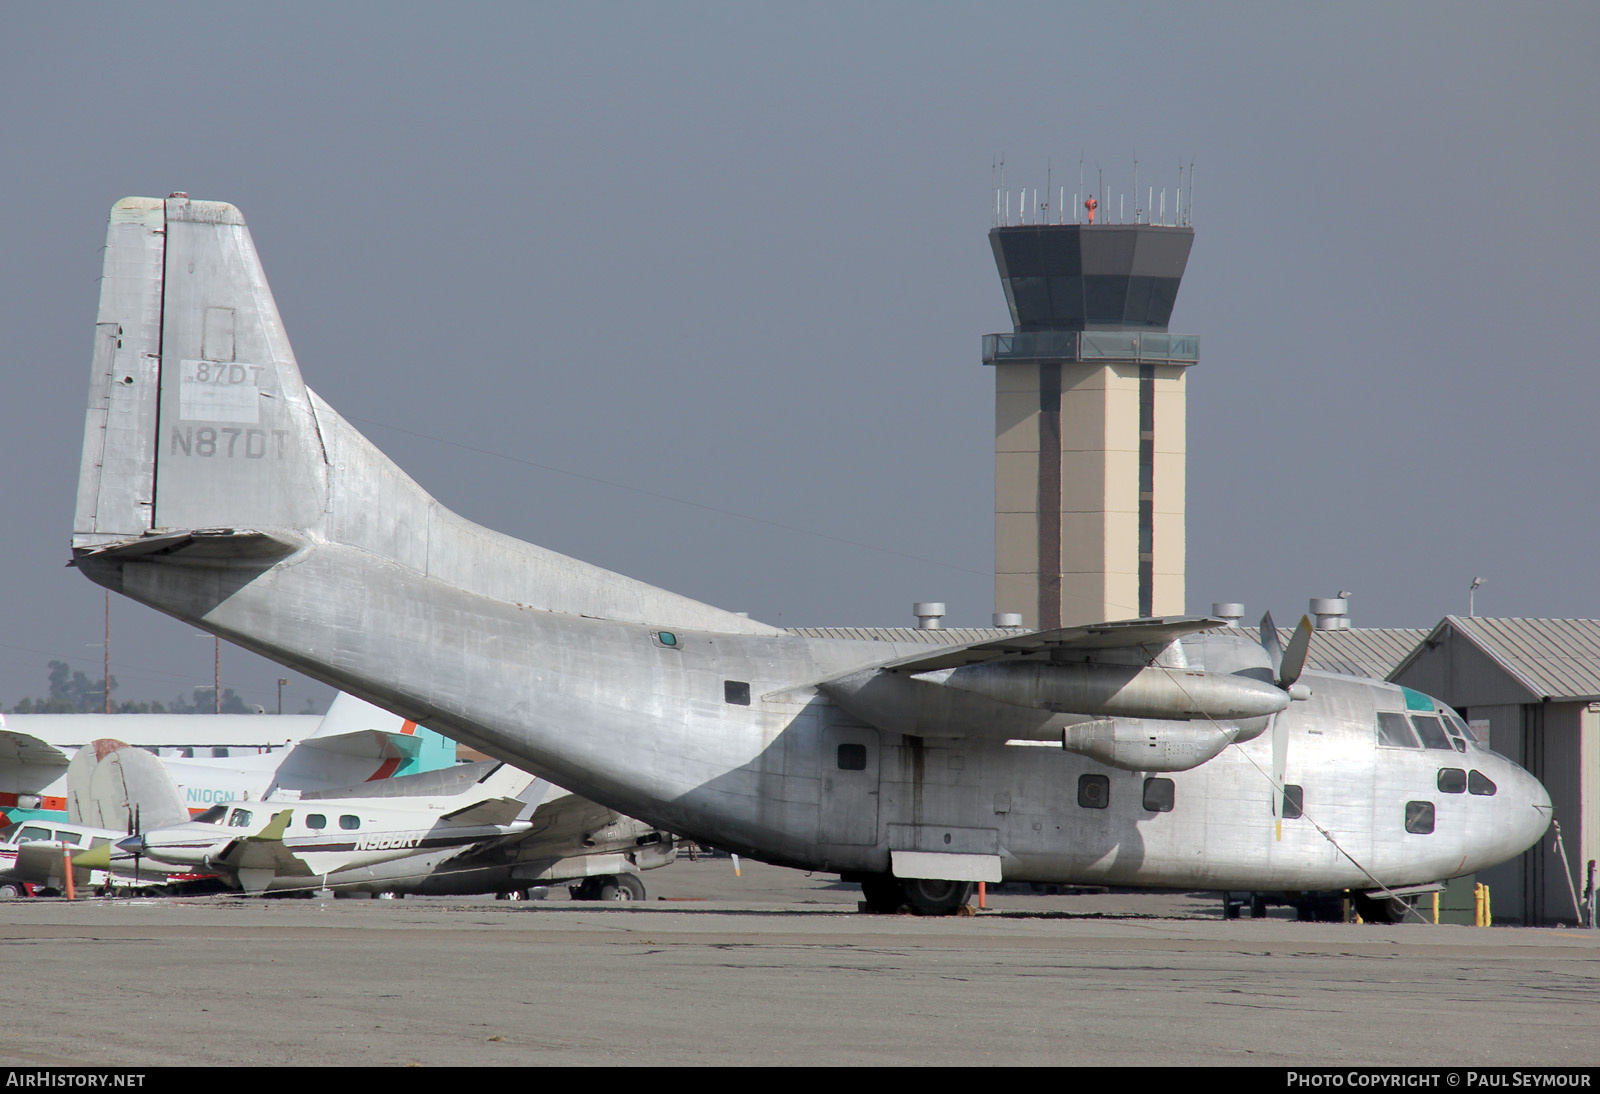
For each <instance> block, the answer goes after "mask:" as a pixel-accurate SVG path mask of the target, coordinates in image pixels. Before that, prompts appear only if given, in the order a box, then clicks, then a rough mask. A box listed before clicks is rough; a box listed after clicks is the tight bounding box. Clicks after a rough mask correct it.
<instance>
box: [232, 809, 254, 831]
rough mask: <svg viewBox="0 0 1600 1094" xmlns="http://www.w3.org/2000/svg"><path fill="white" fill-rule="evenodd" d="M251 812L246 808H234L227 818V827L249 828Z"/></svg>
mask: <svg viewBox="0 0 1600 1094" xmlns="http://www.w3.org/2000/svg"><path fill="white" fill-rule="evenodd" d="M250 818H251V813H250V810H248V809H235V810H234V811H233V815H232V816H230V817H229V818H228V827H229V828H249V827H250Z"/></svg>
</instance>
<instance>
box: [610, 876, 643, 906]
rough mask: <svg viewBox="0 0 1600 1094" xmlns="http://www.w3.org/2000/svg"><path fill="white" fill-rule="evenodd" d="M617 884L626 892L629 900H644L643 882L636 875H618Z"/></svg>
mask: <svg viewBox="0 0 1600 1094" xmlns="http://www.w3.org/2000/svg"><path fill="white" fill-rule="evenodd" d="M617 883H618V884H619V885H621V886H622V887H623V888H624V889H626V890H628V899H629V900H644V899H645V892H644V881H643V880H641V879H640V877H639V875H638V874H618V875H617Z"/></svg>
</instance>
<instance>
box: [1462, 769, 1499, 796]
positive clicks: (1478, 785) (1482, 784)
mask: <svg viewBox="0 0 1600 1094" xmlns="http://www.w3.org/2000/svg"><path fill="white" fill-rule="evenodd" d="M1467 789H1468V790H1469V791H1471V792H1472V793H1474V794H1476V795H1478V796H1479V797H1480V798H1489V797H1493V796H1494V791H1495V785H1494V782H1493V780H1491V779H1490V778H1489V776H1487V775H1485V774H1484V773H1483V772H1481V771H1469V772H1467Z"/></svg>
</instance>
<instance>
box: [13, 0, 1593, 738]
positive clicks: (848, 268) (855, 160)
mask: <svg viewBox="0 0 1600 1094" xmlns="http://www.w3.org/2000/svg"><path fill="white" fill-rule="evenodd" d="M1597 57H1600V6H1596V5H1594V4H1592V3H1581V4H1554V3H1547V4H1518V5H1511V4H1500V5H1485V4H1466V3H1438V4H1434V3H1402V4H1395V3H1383V4H1373V5H1357V4H1339V5H1327V6H1322V7H1312V6H1308V5H1267V4H1260V5H1257V4H1248V5H1241V4H1208V5H1159V4H1158V5H1137V4H1136V5H1124V4H1117V5H1105V4H1095V5H1063V4H1040V5H1031V4H1027V5H1007V4H1001V5H994V4H985V5H977V4H963V5H948V4H928V3H917V4H866V5H860V4H840V5H833V4H807V5H803V6H802V5H774V4H755V3H738V4H727V5H722V4H693V3H675V4H639V5H632V4H630V5H607V4H583V5H570V4H569V5H540V4H515V5H501V4H477V5H472V4H467V5H451V6H450V8H449V13H448V14H447V13H446V9H445V8H444V7H443V6H434V5H399V4H340V5H322V4H288V3H279V4H273V5H252V6H249V7H246V6H242V5H222V6H218V5H215V4H210V3H207V4H201V5H192V6H190V5H175V4H163V5H151V6H139V5H126V4H102V5H94V4H87V5H47V4H21V3H11V4H6V5H3V6H0V95H3V100H0V101H3V104H4V109H3V111H0V193H3V194H4V195H5V198H6V201H7V206H8V208H9V209H10V210H11V211H10V213H9V215H8V216H7V218H6V219H7V224H6V230H5V233H4V240H5V243H4V248H3V257H0V323H3V330H4V332H5V335H6V344H7V351H8V356H9V358H10V360H9V363H8V365H7V367H6V372H5V376H6V380H5V398H4V400H3V406H0V415H3V418H0V421H3V426H0V461H3V463H0V466H3V467H4V468H5V471H6V474H5V490H6V501H7V505H6V507H5V511H6V514H7V518H8V524H9V530H8V534H7V535H6V537H5V538H6V545H7V550H6V551H5V556H4V557H5V561H4V564H3V566H0V597H3V603H4V607H5V612H4V620H5V627H4V633H3V634H0V704H3V705H11V704H13V703H15V702H16V701H17V700H18V699H20V698H21V697H22V696H24V695H33V694H39V693H41V692H42V691H43V690H44V687H45V668H44V666H45V663H46V662H47V661H49V660H51V659H57V658H59V659H63V660H67V661H69V662H72V663H73V664H74V665H75V666H77V667H82V668H84V669H85V670H87V671H89V672H90V673H91V675H94V676H98V675H99V665H100V656H101V654H100V646H99V643H100V640H101V630H102V611H103V603H104V602H103V594H102V593H101V592H100V590H99V589H97V588H96V587H94V586H92V585H91V584H90V583H88V582H87V581H85V580H84V579H83V578H81V577H79V576H78V575H76V574H74V573H73V572H72V571H70V570H67V569H64V568H63V565H64V563H65V562H66V560H67V558H68V538H69V533H70V525H71V517H72V505H73V493H74V490H75V485H76V478H77V468H78V457H79V450H80V446H81V435H82V420H83V407H84V403H85V393H86V386H87V384H86V381H87V376H88V371H89V356H90V345H91V333H92V330H93V323H94V312H95V301H96V298H97V295H98V286H97V283H96V279H97V278H98V276H99V272H100V253H99V249H100V247H101V246H102V244H103V242H104V238H105V221H106V213H107V210H108V209H109V208H110V206H111V204H112V203H113V202H114V201H115V200H116V199H118V198H120V197H122V196H124V195H128V194H149V195H154V196H163V195H165V194H166V193H168V192H169V191H172V190H185V191H187V192H188V193H189V194H190V195H192V196H193V197H196V198H206V199H216V200H225V201H231V202H233V203H234V204H236V205H238V206H239V207H240V208H241V209H242V210H243V211H244V213H245V216H246V217H247V218H248V220H249V221H250V225H251V229H252V231H253V233H254V236H255V240H256V244H257V247H258V249H259V250H260V252H261V254H262V258H263V261H264V262H265V264H266V269H267V274H268V277H269V278H270V279H271V282H272V286H273V289H274V292H275V294H276V296H277V300H278V305H279V309H280V310H281V312H282V313H283V316H284V320H285V323H286V324H287V326H288V329H289V333H290V336H291V338H292V340H293V342H294V346H295V350H296V354H297V356H298V357H299V360H300V364H301V368H302V370H303V371H304V373H305V376H306V379H307V381H308V382H309V383H310V384H311V385H312V386H313V387H315V388H316V389H317V391H318V392H319V393H320V394H321V395H322V396H323V397H324V398H326V399H328V401H329V402H331V403H332V404H333V405H334V406H336V407H338V408H339V410H340V411H341V412H342V413H344V414H345V415H346V416H347V417H349V418H351V419H352V420H353V421H355V422H356V423H357V424H358V425H359V426H360V427H361V428H363V429H364V430H365V431H366V432H367V433H368V435H369V436H371V437H372V438H373V439H374V440H375V441H376V442H377V443H378V444H379V445H380V446H381V447H383V448H384V449H385V450H386V451H387V452H388V453H389V454H390V455H391V456H393V457H394V458H395V459H396V460H397V461H398V462H399V463H400V464H401V466H403V467H405V468H406V469H407V470H408V471H410V472H411V473H412V474H413V475H414V476H415V477H416V478H417V479H418V481H419V482H421V483H422V484H423V486H424V487H426V488H428V489H429V490H430V491H432V492H433V493H434V494H435V495H436V496H437V497H439V498H440V499H441V500H442V501H443V502H445V503H446V504H447V505H449V506H451V507H452V508H454V509H456V510H457V511H459V512H461V513H463V514H464V515H466V516H469V517H471V518H472V519H475V520H478V521H481V522H483V523H485V524H488V525H491V526H493V527H495V528H497V529H500V530H502V531H506V532H509V533H511V534H514V535H516V536H519V537H522V538H525V539H529V540H532V541H534V542H537V543H540V544H543V545H545V546H548V547H551V548H554V549H556V550H560V551H564V552H566V553H568V554H572V555H576V556H578V557H580V558H583V559H586V560H588V561H591V562H595V563H598V564H600V565H604V566H607V567H610V568H612V569H615V570H619V571H622V572H625V573H627V574H630V575H632V576H636V577H640V578H643V579H645V580H648V581H651V582H653V583H655V584H658V585H662V586H665V587H668V588H671V589H673V590H675V591H678V592H682V593H686V594H688V595H691V596H695V597H698V598H700V599H703V600H706V601H710V602H712V603H715V604H718V605H721V606H724V607H728V608H732V609H735V610H745V611H749V612H750V613H751V614H752V615H755V616H757V617H758V618H761V619H764V620H767V621H769V622H773V623H778V624H782V625H791V626H794V625H815V624H837V625H849V624H905V623H909V622H910V606H911V603H912V601H914V600H924V599H936V600H944V601H946V602H947V603H948V604H949V608H950V617H949V619H948V622H949V623H951V624H952V625H975V624H987V622H988V620H989V615H990V612H991V611H992V610H993V605H992V604H991V602H990V601H991V598H992V577H991V574H992V568H993V515H992V513H993V510H992V505H993V498H992V493H993V484H992V474H993V405H992V399H993V387H992V385H993V378H992V375H991V374H990V373H989V371H988V370H986V369H984V368H983V367H982V365H981V364H980V363H979V340H980V337H981V336H982V335H983V334H985V333H988V332H991V331H999V330H1006V329H1009V322H1008V320H1007V317H1006V310H1005V303H1004V298H1003V296H1002V294H1001V291H1000V286H999V282H998V278H997V277H996V274H995V270H994V264H993V260H992V258H991V257H990V254H989V249H988V243H987V239H986V233H987V231H988V228H989V224H990V209H991V192H990V169H991V164H992V163H993V161H994V159H995V158H996V157H997V156H1000V155H1003V156H1004V157H1005V160H1006V164H1007V169H1006V170H1007V181H1008V183H1010V184H1011V185H1012V186H1013V187H1015V186H1019V185H1023V184H1026V185H1029V186H1037V187H1039V188H1040V189H1043V188H1044V185H1045V178H1046V171H1047V169H1050V168H1052V167H1053V170H1054V174H1055V178H1056V181H1057V182H1061V181H1066V182H1068V184H1069V186H1070V185H1072V184H1073V183H1074V182H1075V176H1076V172H1077V165H1078V161H1079V158H1080V156H1083V157H1085V158H1086V160H1087V163H1088V170H1089V171H1090V172H1091V173H1092V172H1093V171H1094V170H1095V169H1096V166H1097V165H1098V166H1099V167H1102V168H1104V169H1105V170H1106V173H1107V187H1108V189H1110V190H1117V189H1122V190H1126V189H1127V188H1128V186H1129V182H1130V178H1129V176H1130V175H1131V169H1132V160H1133V157H1134V155H1135V153H1137V155H1138V158H1139V160H1140V178H1141V182H1142V183H1143V182H1147V181H1148V182H1154V183H1155V184H1156V185H1157V186H1160V185H1166V186H1167V187H1168V188H1169V193H1170V190H1171V189H1172V188H1174V187H1175V186H1176V182H1177V167H1178V165H1179V164H1180V163H1183V164H1187V163H1189V162H1190V161H1191V160H1192V161H1193V162H1194V163H1195V181H1196V182H1197V184H1198V185H1197V188H1196V189H1195V203H1194V210H1195V213H1194V215H1195V226H1196V232H1197V238H1196V244H1195V250H1194V254H1193V257H1192V258H1191V261H1190V263H1189V269H1188V273H1187V276H1186V277H1185V280H1184V285H1183V289H1182V291H1181V292H1180V293H1179V296H1178V303H1177V308H1176V310H1175V311H1174V314H1173V324H1172V326H1173V329H1174V330H1176V331H1181V332H1184V333H1193V334H1198V335H1199V336H1200V339H1201V362H1200V365H1199V366H1198V368H1197V369H1196V370H1195V371H1194V372H1193V373H1192V374H1191V375H1190V378H1189V385H1190V386H1189V423H1188V428H1189V456H1190V460H1189V537H1188V544H1189V582H1188V588H1189V603H1188V609H1189V610H1190V611H1196V612H1199V611H1205V610H1207V609H1208V608H1209V606H1210V603H1211V602H1212V601H1213V600H1239V601H1243V602H1244V603H1245V604H1246V606H1247V609H1248V611H1249V612H1250V613H1251V614H1252V615H1254V614H1256V613H1259V612H1260V611H1262V610H1263V609H1265V608H1269V607H1270V608H1272V609H1273V611H1274V613H1275V614H1276V615H1277V616H1278V617H1279V618H1280V619H1281V620H1287V619H1290V618H1294V617H1297V616H1298V615H1299V613H1300V612H1302V611H1304V610H1305V604H1306V598H1307V597H1309V596H1326V595H1333V593H1335V592H1336V591H1338V590H1339V589H1349V590H1353V591H1354V593H1355V597H1354V599H1353V601H1352V613H1353V616H1354V619H1355V622H1356V624H1357V625H1366V626H1400V625H1409V626H1428V625H1431V624H1433V623H1435V622H1437V621H1438V619H1439V618H1440V617H1441V616H1442V615H1444V614H1446V613H1447V612H1457V613H1461V612H1465V610H1466V598H1467V586H1468V584H1469V582H1470V581H1471V579H1472V578H1473V576H1475V575H1481V576H1483V577H1484V578H1485V579H1486V584H1485V585H1484V587H1483V588H1482V589H1480V590H1479V593H1478V602H1477V603H1478V609H1479V611H1480V613H1482V614H1492V615H1518V616H1579V617H1593V616H1595V615H1597V614H1600V604H1597V600H1600V578H1597V567H1596V565H1595V544H1596V542H1597V540H1600V514H1597V504H1596V503H1597V493H1600V491H1597V487H1596V477H1595V470H1596V456H1595V441H1594V419H1595V412H1596V408H1597V407H1600V375H1597V372H1596V369H1595V366H1594V361H1593V357H1594V351H1593V348H1592V342H1593V335H1592V333H1591V329H1590V328H1591V327H1592V325H1593V318H1594V313H1595V311H1596V308H1597V306H1600V291H1597V289H1600V279H1597V277H1596V273H1595V271H1596V269H1597V266H1600V258H1597V243H1600V214H1597V211H1596V210H1597V202H1596V199H1595V193H1594V191H1593V190H1592V189H1591V187H1594V186H1595V185H1596V184H1597V180H1600V152H1597V148H1600V140H1597V136H1600V134H1597V133H1596V129H1597V121H1596V119H1597V117H1600V111H1597V106H1600V94H1597V93H1600V62H1597ZM1106 204H1107V206H1110V205H1112V204H1114V203H1113V202H1107V203H1106ZM476 450H483V451H476ZM485 452H487V453H492V455H489V454H484V453H485ZM673 499H677V500H673ZM686 503H694V504H686ZM729 513H732V514H738V515H737V516H730V515H727V514H729ZM861 545H866V546H861ZM871 548H881V549H878V550H875V549H871ZM910 556H915V557H910ZM924 560H926V561H924ZM112 627H113V636H112V671H113V674H114V675H116V676H117V677H118V678H119V680H120V681H121V684H122V686H121V687H120V689H119V691H118V695H119V696H121V697H124V698H158V699H167V698H170V697H171V696H172V695H174V694H176V693H178V692H180V691H186V690H187V689H188V688H189V687H191V686H192V685H194V684H199V683H205V682H208V681H209V679H210V675H211V643H210V642H209V640H208V639H204V638H200V637H195V633H196V632H194V630H193V629H192V628H188V627H184V626H180V625H178V624H176V623H172V622H170V621H167V620H165V619H164V618H163V617H160V616H158V615H157V614H156V613H155V612H153V611H151V610H149V609H146V608H142V607H139V606H137V605H134V604H132V603H131V602H127V601H120V602H116V603H114V604H113V607H112ZM280 674H281V670H279V669H278V668H277V667H276V666H273V665H271V664H269V663H267V662H264V661H261V660H260V659H258V658H255V657H253V656H251V655H248V654H245V653H243V652H242V651H237V650H235V651H232V652H225V654H224V677H225V679H224V683H225V684H226V685H230V686H233V687H235V688H237V689H238V690H239V691H240V692H241V693H242V694H243V695H244V696H245V697H246V698H247V699H248V700H250V701H252V702H259V703H263V704H265V705H267V707H268V709H271V708H272V705H273V704H274V702H275V699H274V688H273V683H272V682H273V680H275V679H276V677H277V676H279V675H280ZM323 695H326V689H323V688H321V687H320V686H319V685H312V684H311V683H310V682H309V681H305V680H304V679H302V678H298V677H296V679H295V683H294V684H293V685H291V687H290V688H289V689H288V695H287V698H286V700H285V709H286V710H291V711H297V710H299V709H300V707H301V706H302V705H303V704H304V702H305V700H306V699H307V698H308V697H312V696H323Z"/></svg>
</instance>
